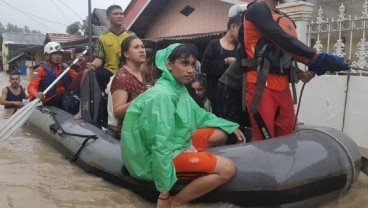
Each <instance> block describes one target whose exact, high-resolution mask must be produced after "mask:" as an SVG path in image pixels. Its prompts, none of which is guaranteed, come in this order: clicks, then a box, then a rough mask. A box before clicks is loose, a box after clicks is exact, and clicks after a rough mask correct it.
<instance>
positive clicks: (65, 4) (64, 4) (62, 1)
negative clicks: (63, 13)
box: [59, 0, 83, 21]
mask: <svg viewBox="0 0 368 208" xmlns="http://www.w3.org/2000/svg"><path fill="white" fill-rule="evenodd" d="M59 1H60V3H62V4H63V5H64V6H65V7H66V8H68V9H69V10H70V11H71V12H73V14H75V15H77V16H78V17H79V19H80V20H82V21H83V18H82V17H81V16H79V15H78V14H77V13H76V12H75V11H73V10H72V9H71V8H70V7H69V6H68V5H67V4H65V3H64V2H63V1H62V0H59Z"/></svg>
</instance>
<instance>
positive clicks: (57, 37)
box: [45, 33, 88, 43]
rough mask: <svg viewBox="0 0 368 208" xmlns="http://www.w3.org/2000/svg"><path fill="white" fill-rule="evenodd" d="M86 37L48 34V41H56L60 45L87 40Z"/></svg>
mask: <svg viewBox="0 0 368 208" xmlns="http://www.w3.org/2000/svg"><path fill="white" fill-rule="evenodd" d="M87 38H88V36H86V35H71V34H62V33H46V41H45V42H49V41H55V42H58V43H65V42H71V41H77V40H84V39H87Z"/></svg>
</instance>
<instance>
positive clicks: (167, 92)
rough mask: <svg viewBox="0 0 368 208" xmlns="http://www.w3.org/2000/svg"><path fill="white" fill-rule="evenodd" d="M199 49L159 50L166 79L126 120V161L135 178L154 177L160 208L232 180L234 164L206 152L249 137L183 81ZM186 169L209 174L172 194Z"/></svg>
mask: <svg viewBox="0 0 368 208" xmlns="http://www.w3.org/2000/svg"><path fill="white" fill-rule="evenodd" d="M196 53H197V48H196V47H195V46H194V45H192V44H172V45H170V46H168V47H167V48H165V49H163V50H159V51H158V52H157V54H156V65H157V68H159V69H160V70H162V71H163V75H162V77H161V78H160V79H159V80H158V81H157V82H156V84H155V86H154V87H153V88H151V89H149V90H147V91H146V92H144V93H143V94H141V95H140V96H138V97H137V98H136V99H135V100H133V102H132V103H131V104H130V106H129V108H128V110H127V112H126V115H125V119H124V124H123V128H122V138H121V154H122V159H123V161H124V164H125V165H126V168H127V169H128V171H129V173H130V174H131V176H133V177H135V178H137V179H142V180H149V181H154V183H155V185H156V189H157V190H158V191H159V192H160V195H159V198H158V201H157V207H160V208H161V207H172V206H177V205H180V204H184V203H187V202H189V201H191V200H193V199H196V198H198V197H200V196H202V195H204V194H206V193H208V192H210V191H212V190H213V189H215V188H216V187H218V186H220V185H221V184H224V183H226V182H227V181H229V180H230V179H231V178H232V176H233V175H234V173H235V166H234V164H233V162H232V161H231V160H229V159H227V158H224V157H221V156H217V155H213V154H211V153H209V152H203V151H202V150H205V149H206V148H208V147H211V146H217V145H222V144H225V142H226V139H227V134H230V133H234V134H235V136H236V137H237V139H238V140H239V141H245V137H244V134H243V133H242V132H241V131H240V130H239V129H238V124H236V123H233V122H230V121H227V120H224V119H221V118H218V117H216V116H215V115H213V114H212V113H209V112H207V111H205V110H204V109H202V108H200V107H199V106H198V105H197V104H196V103H195V101H194V100H193V99H192V98H191V97H190V95H189V94H188V91H187V89H186V87H185V84H188V83H189V82H190V81H191V80H192V78H193V76H194V74H195V63H196V58H195V57H196ZM185 172H186V173H188V172H194V173H200V174H201V175H203V173H206V175H204V176H201V177H197V178H195V179H194V180H192V181H191V182H190V183H189V184H188V185H187V186H186V187H185V188H183V189H182V190H181V191H180V192H179V193H177V194H176V195H175V196H172V197H170V196H169V191H170V189H171V188H172V186H173V185H174V184H175V182H176V181H177V178H180V174H181V173H185Z"/></svg>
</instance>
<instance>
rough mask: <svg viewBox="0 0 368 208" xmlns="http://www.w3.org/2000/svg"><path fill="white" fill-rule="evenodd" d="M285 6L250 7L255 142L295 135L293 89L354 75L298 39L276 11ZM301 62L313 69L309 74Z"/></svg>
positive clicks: (264, 0)
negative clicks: (338, 74)
mask: <svg viewBox="0 0 368 208" xmlns="http://www.w3.org/2000/svg"><path fill="white" fill-rule="evenodd" d="M281 2H282V1H280V0H259V1H257V2H254V3H251V4H249V5H248V10H247V12H246V14H245V18H244V23H243V26H244V37H243V39H244V49H245V52H246V56H247V58H248V60H253V63H250V65H249V67H248V72H247V76H246V83H247V85H246V96H245V100H246V104H247V108H248V110H249V117H250V120H251V126H252V128H253V132H254V134H253V136H254V138H253V140H262V139H268V138H272V137H277V136H282V135H286V134H290V133H291V132H292V131H293V130H294V118H295V113H294V106H293V100H292V96H291V91H290V89H289V83H294V82H296V81H297V80H301V81H303V82H309V81H310V80H311V79H312V78H313V77H314V74H315V73H316V74H317V75H321V74H324V73H325V72H327V71H330V72H334V71H343V70H348V64H347V63H346V62H345V61H344V60H343V59H342V58H341V57H339V56H337V55H334V54H327V53H321V52H318V51H316V50H314V49H313V48H310V47H308V46H307V45H305V44H304V43H302V42H301V41H299V40H298V39H297V37H296V26H295V23H294V22H293V21H292V20H291V19H290V18H289V17H288V16H287V15H286V14H284V13H282V12H280V11H279V10H278V9H277V8H276V5H277V4H278V3H281ZM296 61H298V62H301V63H304V64H306V65H308V66H309V70H307V71H303V70H300V69H298V68H297V67H296V64H295V63H296Z"/></svg>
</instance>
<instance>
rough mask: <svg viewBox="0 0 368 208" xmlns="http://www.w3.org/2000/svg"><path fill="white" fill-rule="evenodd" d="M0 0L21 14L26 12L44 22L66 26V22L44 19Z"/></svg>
mask: <svg viewBox="0 0 368 208" xmlns="http://www.w3.org/2000/svg"><path fill="white" fill-rule="evenodd" d="M0 1H1V2H3V3H4V4H7V5H8V6H10V7H11V8H13V9H15V10H17V11H18V12H21V13H22V14H23V13H24V14H27V15H29V16H32V17H34V18H38V19H41V20H44V21H46V22H50V23H55V24H59V25H64V26H67V25H66V24H64V23H60V22H55V21H52V20H47V19H45V18H42V17H38V16H36V15H33V14H30V13H28V12H25V11H23V10H20V9H18V8H16V7H14V6H12V5H10V4H9V3H8V2H6V1H4V0H0Z"/></svg>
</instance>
